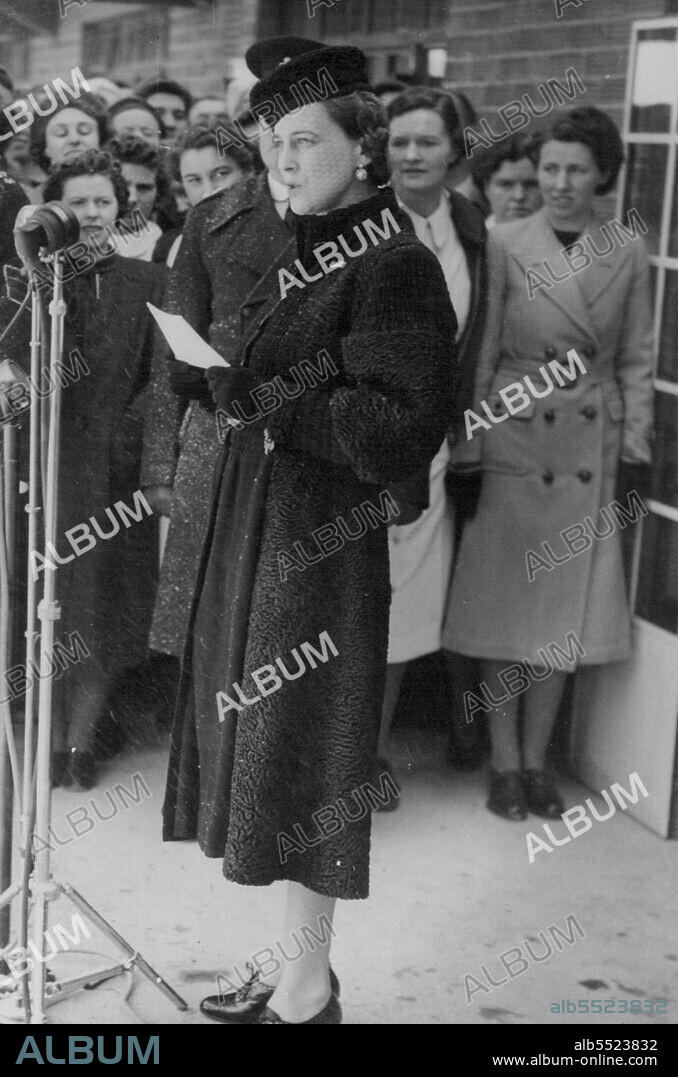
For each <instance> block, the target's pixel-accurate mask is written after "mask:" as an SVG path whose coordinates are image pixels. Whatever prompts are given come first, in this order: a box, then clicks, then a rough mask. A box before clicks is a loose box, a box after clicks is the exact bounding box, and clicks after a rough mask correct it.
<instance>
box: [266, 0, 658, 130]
mask: <svg viewBox="0 0 678 1077" xmlns="http://www.w3.org/2000/svg"><path fill="white" fill-rule="evenodd" d="M264 2H265V3H266V2H268V0H264ZM270 2H271V4H275V0H270ZM372 2H373V3H374V0H372ZM286 3H287V4H289V12H290V15H289V23H290V25H292V24H293V25H294V26H295V29H296V30H297V32H299V31H302V29H303V25H304V24H303V22H302V20H301V14H302V8H305V7H306V4H305V3H304V2H303V0H286ZM391 3H392V4H394V5H398V4H400V5H401V7H400V13H401V16H402V14H403V11H407V10H410V9H408V8H407V7H406V0H391ZM420 3H422V4H424V3H425V0H420ZM360 4H361V6H362V8H363V10H364V17H363V19H362V24H360V23H359V22H358V20H359V19H360V14H359V8H358V6H357V4H356V3H355V0H336V4H335V7H334V8H333V9H329V8H328V9H321V8H317V9H314V10H315V15H314V18H313V20H311V19H308V14H307V12H306V28H307V29H306V33H308V34H310V35H314V36H315V34H316V33H317V32H318V30H319V29H320V28H322V31H323V33H322V34H321V35H320V36H321V38H322V39H323V40H327V41H328V42H331V43H337V44H339V43H342V44H349V43H350V44H355V45H358V46H360V47H361V48H363V49H365V51H366V52H367V53H368V55H369V56H370V57H371V58H372V76H373V78H375V79H378V78H384V77H386V76H387V62H388V56H389V55H397V54H399V55H400V57H402V66H401V67H400V69H401V70H403V71H405V70H407V69H408V60H409V68H410V69H411V70H413V69H414V52H415V48H414V46H415V44H417V43H418V44H420V45H423V46H425V47H427V48H434V47H439V46H444V47H445V48H447V51H448V64H447V77H446V81H447V82H448V83H449V84H451V85H453V86H455V87H458V88H459V89H462V90H464V91H465V92H466V93H467V95H468V96H469V98H470V99H471V101H472V102H473V104H474V105H475V107H476V109H477V111H478V112H479V113H486V112H490V111H492V110H493V109H495V108H496V107H497V106H499V105H502V104H505V103H506V102H508V101H511V100H513V99H515V98H517V97H520V95H521V94H523V93H525V92H528V91H529V90H530V89H531V88H534V87H536V86H537V85H538V84H539V83H540V82H543V81H544V80H546V79H549V78H559V77H561V76H562V75H563V74H564V72H565V70H566V69H567V68H568V67H574V68H575V70H576V71H577V73H578V74H579V76H580V78H581V79H582V81H583V83H584V85H585V86H586V88H587V94H588V95H590V96H589V97H587V101H590V102H591V103H595V104H597V105H599V106H601V107H603V108H606V109H607V110H608V111H609V112H610V113H611V114H612V115H613V116H614V118H615V119H616V120H621V118H622V112H623V106H624V97H625V90H626V73H627V62H628V50H629V40H630V28H631V23H632V21H633V20H634V19H649V18H653V17H657V16H662V15H665V14H667V13H668V12H670V11H671V10H673V7H674V5H673V4H672V3H671V0H582V5H581V7H574V6H572V5H568V6H567V7H565V8H561V9H560V10H561V11H562V15H561V18H557V17H556V4H555V2H554V0H448V3H447V4H446V5H444V6H443V10H445V11H446V16H445V18H444V20H443V21H442V22H440V21H438V19H437V18H436V13H437V12H438V11H440V9H441V6H439V5H436V4H435V3H434V2H433V3H432V2H431V0H429V4H428V12H429V19H428V22H429V26H428V27H427V28H424V29H422V28H421V27H418V26H417V25H416V23H417V22H420V21H421V18H420V17H419V18H417V19H416V20H415V19H413V18H411V19H410V22H409V24H408V23H406V22H405V21H404V20H403V19H402V17H401V18H400V20H399V22H398V27H397V29H395V30H386V31H373V32H371V33H370V32H368V26H369V21H370V16H369V10H365V9H368V8H369V7H370V5H369V4H365V3H363V0H360ZM372 21H373V22H374V21H375V20H374V18H373V20H372ZM377 21H381V20H377ZM357 23H358V25H361V26H362V29H361V30H358V29H357ZM290 32H291V31H290Z"/></svg>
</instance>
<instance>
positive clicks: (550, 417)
mask: <svg viewBox="0 0 678 1077" xmlns="http://www.w3.org/2000/svg"><path fill="white" fill-rule="evenodd" d="M555 421H556V413H555V411H553V410H552V409H550V410H549V411H545V412H544V422H545V423H554V422H555Z"/></svg>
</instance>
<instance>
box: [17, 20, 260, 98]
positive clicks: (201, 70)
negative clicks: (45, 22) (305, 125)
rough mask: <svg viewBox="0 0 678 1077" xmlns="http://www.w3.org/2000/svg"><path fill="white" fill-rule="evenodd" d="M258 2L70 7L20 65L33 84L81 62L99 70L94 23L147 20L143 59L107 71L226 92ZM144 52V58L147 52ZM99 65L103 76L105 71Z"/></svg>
mask: <svg viewBox="0 0 678 1077" xmlns="http://www.w3.org/2000/svg"><path fill="white" fill-rule="evenodd" d="M257 15H258V12H257V0H212V3H211V5H209V6H201V7H200V8H197V9H190V8H182V7H173V6H171V5H168V6H167V7H164V6H162V7H156V6H153V7H150V6H148V5H145V4H143V3H139V4H127V3H125V4H121V3H108V2H101V3H99V2H97V3H88V4H86V5H85V6H84V7H83V8H79V7H75V6H74V7H69V8H68V11H67V14H66V17H65V18H63V19H60V20H59V23H58V24H57V32H56V34H53V35H52V34H45V35H44V36H42V37H41V36H37V37H31V38H30V39H28V41H27V43H26V44H25V46H24V47H23V48H22V50H21V52H22V53H23V52H24V51H25V52H26V53H27V57H26V62H25V64H24V63H23V62H22V63H21V64H20V66H19V69H15V70H12V63H11V57H10V56H6V57H5V59H6V62H7V66H8V68H9V69H10V71H12V73H13V75H14V77H15V79H16V80H17V82H18V83H21V84H22V85H23V86H25V87H28V86H31V85H35V84H38V85H40V84H42V83H45V82H49V81H51V80H52V79H54V78H55V77H56V76H61V77H64V75H65V74H67V73H68V72H70V71H71V70H72V69H73V68H74V67H76V66H79V65H80V66H82V69H83V72H84V73H85V74H87V73H88V71H89V73H92V68H91V67H90V66H88V64H87V58H86V55H85V52H84V49H83V36H84V34H85V33H86V32H87V27H88V26H93V25H95V24H99V25H101V24H104V23H109V22H110V21H111V20H115V22H116V23H119V22H123V21H125V20H127V22H128V23H129V22H130V21H131V20H136V19H138V18H139V17H140V16H141V17H142V18H143V27H142V29H140V31H139V34H138V36H140V37H141V38H142V41H138V40H137V41H136V42H135V44H136V46H137V47H136V56H120V57H119V58H118V62H116V63H115V64H114V65H113V66H112V67H109V68H108V70H107V71H106V73H107V74H108V75H110V76H113V77H115V78H121V79H126V80H128V81H130V82H132V83H134V82H135V81H137V80H139V79H142V78H147V77H150V76H151V75H155V74H158V73H160V72H162V73H163V74H165V75H168V76H170V77H175V78H178V79H180V80H181V81H182V82H186V83H187V84H188V85H189V87H190V88H191V89H192V90H193V91H194V92H196V93H202V92H204V91H211V90H216V89H219V88H220V87H221V86H222V80H223V79H224V78H232V77H234V76H235V75H237V74H239V73H240V72H241V71H243V70H244V62H243V60H242V56H243V53H244V51H245V49H246V48H247V47H248V45H250V44H251V42H252V41H253V40H254V38H255V36H256V20H257ZM140 52H141V53H143V57H142V58H141V59H140V58H139V53H140ZM96 66H97V71H96V73H97V74H103V73H104V72H103V71H102V70H101V69H100V67H99V65H96Z"/></svg>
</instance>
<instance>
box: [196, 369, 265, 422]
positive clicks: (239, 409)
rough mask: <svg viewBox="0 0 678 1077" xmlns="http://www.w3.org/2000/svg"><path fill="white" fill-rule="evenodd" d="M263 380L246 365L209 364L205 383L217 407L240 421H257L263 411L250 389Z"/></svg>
mask: <svg viewBox="0 0 678 1077" xmlns="http://www.w3.org/2000/svg"><path fill="white" fill-rule="evenodd" d="M264 381H265V379H264V378H262V377H261V375H260V374H255V373H254V372H253V371H251V370H250V369H249V367H246V366H229V367H222V366H211V367H210V368H209V370H208V371H207V384H208V385H209V387H210V390H211V393H212V397H213V399H214V402H215V404H216V405H217V408H218V409H220V410H222V411H225V412H226V414H227V415H228V416H229V417H232V418H234V419H237V420H238V422H240V423H251V422H257V421H258V420H259V419H261V418H262V416H263V417H264V418H265V415H264V413H263V412H262V410H261V409H260V407H259V404H258V403H257V401H256V400H255V399H254V398H253V397H252V395H251V394H252V390H253V389H256V388H257V386H259V385H262V384H263V382H264Z"/></svg>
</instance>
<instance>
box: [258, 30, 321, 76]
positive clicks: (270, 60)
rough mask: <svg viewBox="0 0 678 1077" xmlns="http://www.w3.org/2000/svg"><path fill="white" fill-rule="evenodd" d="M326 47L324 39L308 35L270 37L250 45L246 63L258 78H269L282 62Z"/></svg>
mask: <svg viewBox="0 0 678 1077" xmlns="http://www.w3.org/2000/svg"><path fill="white" fill-rule="evenodd" d="M324 48H325V46H324V45H323V43H322V41H312V40H311V39H310V38H307V37H269V38H266V40H265V41H257V42H256V43H255V44H254V45H250V47H249V49H248V50H247V52H246V53H245V63H246V64H247V66H248V68H249V69H250V71H251V72H252V74H253V75H256V76H257V78H258V79H267V78H268V76H269V75H272V74H273V72H274V71H275V69H276V67H278V66H279V65H280V64H283V63H287V62H288V61H289V60H291V59H293V57H295V56H300V55H301V54H302V53H304V52H315V51H316V49H324Z"/></svg>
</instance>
